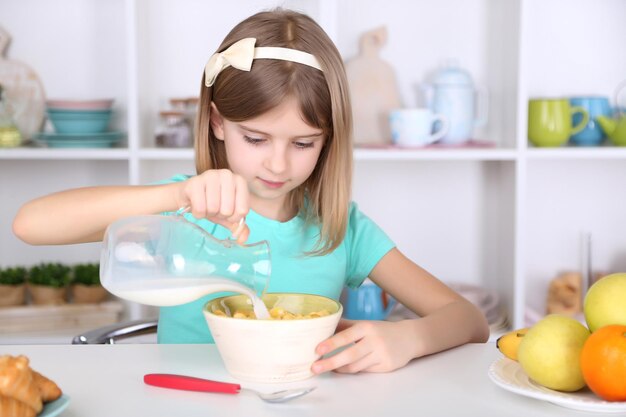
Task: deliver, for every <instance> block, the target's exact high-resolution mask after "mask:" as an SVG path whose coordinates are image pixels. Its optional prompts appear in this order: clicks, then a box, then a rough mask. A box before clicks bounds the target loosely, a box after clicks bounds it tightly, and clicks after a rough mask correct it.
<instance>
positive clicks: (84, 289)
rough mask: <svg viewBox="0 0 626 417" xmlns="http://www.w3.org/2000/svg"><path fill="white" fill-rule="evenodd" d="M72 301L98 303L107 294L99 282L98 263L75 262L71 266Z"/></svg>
mask: <svg viewBox="0 0 626 417" xmlns="http://www.w3.org/2000/svg"><path fill="white" fill-rule="evenodd" d="M71 288H72V301H73V302H74V303H76V304H89V303H99V302H101V301H104V299H106V298H107V295H108V294H109V293H108V292H107V290H105V289H104V288H103V287H102V285H101V284H100V265H99V264H97V263H85V264H77V265H74V267H73V276H72V286H71Z"/></svg>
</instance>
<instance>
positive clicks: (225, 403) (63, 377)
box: [0, 343, 598, 417]
mask: <svg viewBox="0 0 626 417" xmlns="http://www.w3.org/2000/svg"><path fill="white" fill-rule="evenodd" d="M0 354H13V355H16V354H24V355H27V356H28V357H29V358H30V360H31V366H32V367H33V368H34V369H36V370H38V371H40V372H42V373H43V374H44V375H46V376H48V377H50V378H52V379H53V380H55V381H56V382H57V383H58V384H59V386H60V387H61V388H62V389H63V391H64V393H66V394H67V395H68V396H69V397H70V398H71V402H70V405H69V407H68V408H67V409H66V410H65V412H64V413H63V414H62V415H63V416H65V417H70V416H80V417H85V416H90V417H99V416H103V417H111V416H120V417H122V416H149V417H158V416H168V417H172V416H181V417H183V416H184V417H191V416H202V417H213V416H219V417H230V416H242V417H256V416H289V417H297V416H311V417H313V416H315V417H332V416H341V417H348V416H350V417H352V416H355V417H365V416H392V417H401V416H423V417H431V416H447V417H448V416H455V417H456V416H487V415H489V416H491V415H493V416H520V417H523V416H533V417H535V416H550V417H556V416H568V417H569V416H572V415H573V414H576V415H577V416H584V415H596V416H597V415H598V414H589V413H584V412H580V411H572V410H568V409H566V408H562V407H559V406H556V405H553V404H550V403H548V402H544V401H540V400H535V399H531V398H526V397H523V396H520V395H517V394H514V393H511V392H508V391H506V390H504V389H502V388H500V387H498V386H496V385H495V384H494V383H493V382H492V381H491V380H490V379H489V378H488V376H487V370H488V368H489V365H490V364H491V363H492V362H493V361H494V360H495V359H497V358H499V357H500V356H501V355H500V353H499V352H498V351H497V350H496V348H495V345H494V344H493V343H487V344H470V345H465V346H462V347H459V348H456V349H452V350H449V351H446V352H441V353H438V354H436V355H431V356H429V357H425V358H421V359H418V360H414V361H413V362H411V363H410V364H409V365H408V366H406V367H404V368H402V369H400V370H397V371H395V372H391V373H386V374H357V375H342V374H335V373H329V374H324V375H321V376H318V377H315V378H313V379H309V380H306V381H301V382H298V383H292V384H288V385H287V384H283V385H274V384H270V385H268V384H266V385H262V384H261V385H260V384H248V385H247V386H249V387H252V388H259V389H261V390H264V391H272V390H274V389H279V388H283V387H293V386H305V385H311V384H313V385H316V386H317V389H316V390H315V391H313V392H312V393H310V394H308V395H306V396H304V397H301V398H298V399H295V400H293V401H292V402H290V403H285V404H267V403H264V402H263V401H261V400H260V399H259V398H257V397H255V396H254V394H251V393H248V392H245V393H241V394H236V395H226V394H209V393H198V392H188V391H176V390H169V389H163V388H157V387H152V386H147V385H145V384H144V383H143V375H144V374H146V373H176V374H183V375H191V376H196V377H201V378H210V379H216V380H222V381H228V382H239V381H236V380H235V379H233V378H232V377H231V376H229V375H228V374H227V373H226V370H225V368H224V365H223V363H222V361H221V359H220V356H219V354H218V352H217V349H216V348H215V346H214V345H156V344H143V345H139V344H137V345H82V346H81V345H4V346H2V345H0ZM241 384H242V385H243V386H246V384H245V383H243V382H242V383H241Z"/></svg>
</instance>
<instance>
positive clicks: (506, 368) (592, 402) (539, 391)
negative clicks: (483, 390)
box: [489, 358, 626, 413]
mask: <svg viewBox="0 0 626 417" xmlns="http://www.w3.org/2000/svg"><path fill="white" fill-rule="evenodd" d="M489 378H491V380H492V381H493V382H494V383H495V384H496V385H498V386H499V387H502V388H504V389H505V390H507V391H511V392H514V393H516V394H520V395H524V396H526V397H531V398H537V399H539V400H544V401H548V402H551V403H552V404H556V405H560V406H561V407H567V408H572V409H574V410H582V411H593V412H596V413H624V412H626V402H609V401H604V400H602V399H601V398H599V397H597V396H596V395H595V394H594V393H593V392H591V391H590V390H589V389H588V388H584V389H582V390H580V391H577V392H560V391H554V390H551V389H549V388H546V387H543V386H541V385H539V384H537V383H535V382H533V381H532V380H531V379H530V378H528V375H526V373H525V372H524V370H523V369H522V367H521V366H520V364H519V363H517V362H515V361H513V360H511V359H508V358H500V359H498V360H496V361H495V362H494V363H492V364H491V366H490V367H489Z"/></svg>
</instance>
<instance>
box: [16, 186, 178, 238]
mask: <svg viewBox="0 0 626 417" xmlns="http://www.w3.org/2000/svg"><path fill="white" fill-rule="evenodd" d="M174 187H176V184H167V185H154V186H119V187H88V188H76V189H72V190H67V191H61V192H58V193H54V194H50V195H47V196H44V197H40V198H37V199H35V200H32V201H30V202H28V203H26V204H24V205H23V206H22V207H21V208H20V210H19V211H18V213H17V215H16V216H15V219H14V221H13V232H14V233H15V235H16V236H17V237H19V238H20V239H22V240H23V241H25V242H26V243H29V244H31V245H61V244H69V243H85V242H96V241H101V240H102V238H103V236H104V231H105V229H106V228H107V226H108V225H109V224H110V223H112V222H114V221H115V220H118V219H120V218H122V217H127V216H133V215H140V214H154V213H159V212H164V211H173V210H176V209H177V208H178V207H176V204H175V200H174Z"/></svg>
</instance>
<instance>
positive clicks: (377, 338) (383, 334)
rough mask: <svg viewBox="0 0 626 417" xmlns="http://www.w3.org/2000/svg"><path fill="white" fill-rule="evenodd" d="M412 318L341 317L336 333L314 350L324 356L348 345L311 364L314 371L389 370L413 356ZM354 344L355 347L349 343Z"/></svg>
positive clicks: (399, 365) (354, 371)
mask: <svg viewBox="0 0 626 417" xmlns="http://www.w3.org/2000/svg"><path fill="white" fill-rule="evenodd" d="M409 322H410V321H408V320H407V321H401V322H388V321H356V320H343V319H342V320H341V321H340V322H339V326H338V327H337V331H338V332H337V333H335V335H334V336H332V337H330V338H328V339H327V340H325V341H323V342H322V343H320V344H319V345H318V346H317V348H316V350H315V352H316V353H317V354H318V355H324V354H326V353H328V352H332V351H333V350H335V349H338V348H341V347H346V348H345V349H344V350H342V351H341V352H339V353H337V354H335V355H333V356H330V357H328V358H325V359H320V360H318V361H317V362H315V363H314V364H313V366H312V368H311V369H312V371H313V373H316V374H320V373H322V372H327V371H335V372H341V373H357V372H389V371H393V370H395V369H398V368H401V367H403V366H404V365H406V364H407V363H408V362H409V361H410V360H411V359H413V357H414V355H413V353H414V350H415V340H414V339H415V336H414V333H413V332H411V331H410V329H407V328H405V326H407V325H409ZM350 344H352V346H348V345H350Z"/></svg>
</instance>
